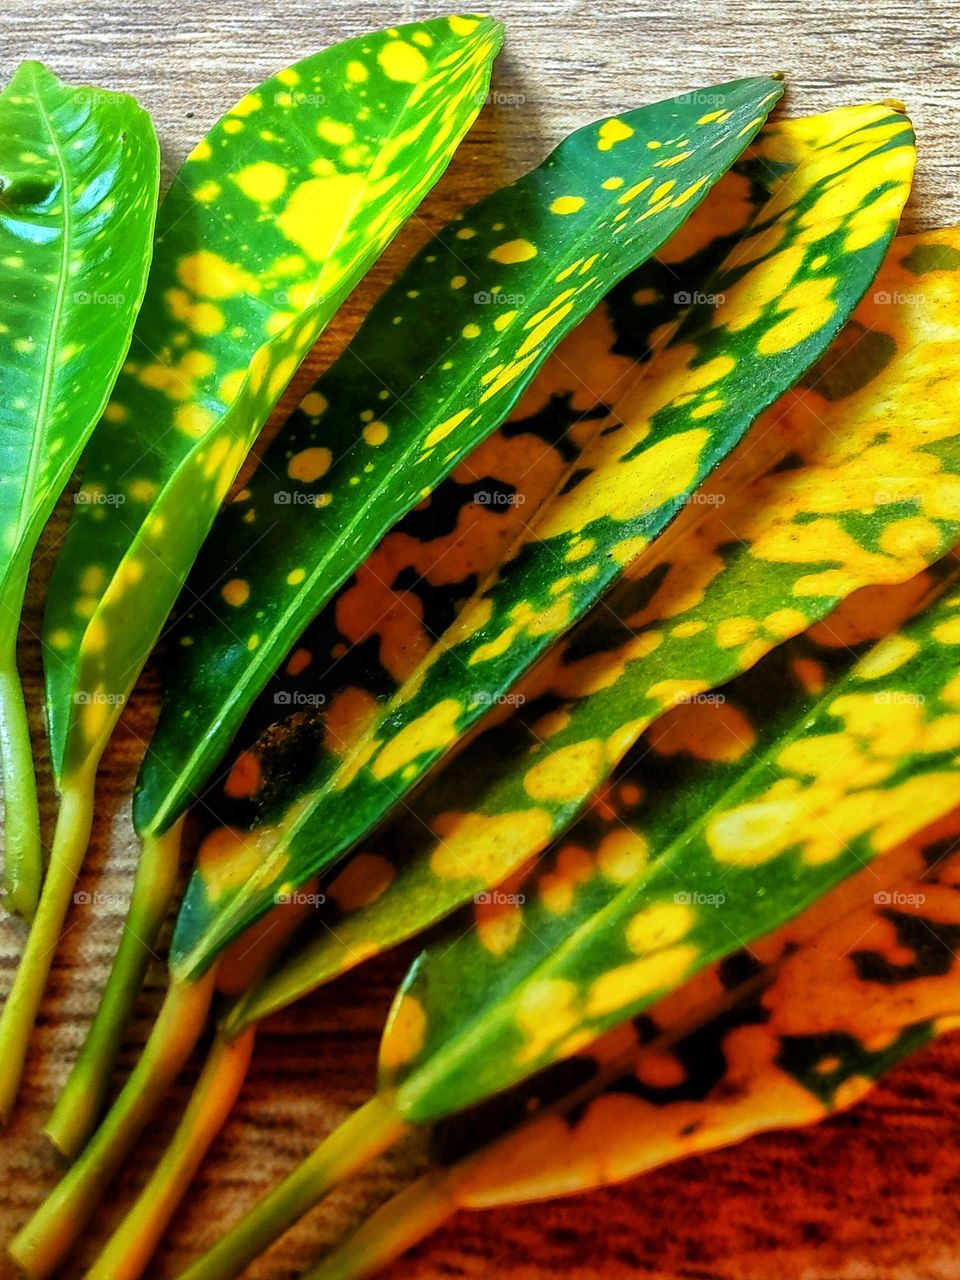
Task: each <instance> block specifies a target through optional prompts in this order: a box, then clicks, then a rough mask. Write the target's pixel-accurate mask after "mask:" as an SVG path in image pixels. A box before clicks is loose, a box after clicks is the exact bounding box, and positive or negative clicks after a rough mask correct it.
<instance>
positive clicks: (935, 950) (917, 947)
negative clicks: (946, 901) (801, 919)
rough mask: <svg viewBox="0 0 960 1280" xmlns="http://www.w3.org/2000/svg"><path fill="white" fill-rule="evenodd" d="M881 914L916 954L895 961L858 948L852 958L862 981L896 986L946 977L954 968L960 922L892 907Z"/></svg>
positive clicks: (905, 945) (906, 946)
mask: <svg viewBox="0 0 960 1280" xmlns="http://www.w3.org/2000/svg"><path fill="white" fill-rule="evenodd" d="M879 914H880V915H881V916H882V917H883V918H884V919H886V920H889V921H890V922H891V923H892V925H893V927H894V930H895V931H896V935H897V942H898V943H899V944H900V946H902V947H905V948H907V950H909V951H912V952H913V954H914V957H915V958H914V960H913V961H911V962H910V963H907V964H894V963H892V962H891V961H890V960H889V959H888V958H887V957H886V956H885V955H882V954H881V953H880V952H878V951H855V952H853V954H852V956H851V957H850V958H851V960H852V962H853V967H854V971H855V972H856V974H857V977H858V978H860V979H861V981H863V982H876V983H878V984H879V985H880V986H887V987H893V986H897V985H898V984H899V983H902V982H909V981H910V980H911V979H915V978H942V977H943V975H944V974H945V973H949V972H950V969H951V966H952V964H953V962H954V959H955V955H956V951H957V948H958V947H960V925H956V924H944V923H942V922H941V921H939V920H937V921H932V920H926V919H924V918H923V917H922V916H914V915H908V914H907V913H906V912H903V911H894V910H892V909H891V910H885V911H881V912H880V913H879Z"/></svg>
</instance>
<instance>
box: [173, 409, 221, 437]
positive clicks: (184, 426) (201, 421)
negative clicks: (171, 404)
mask: <svg viewBox="0 0 960 1280" xmlns="http://www.w3.org/2000/svg"><path fill="white" fill-rule="evenodd" d="M173 420H174V422H175V423H176V424H177V427H178V428H179V430H181V431H182V432H184V434H185V435H188V436H193V437H194V438H199V437H200V436H202V435H204V434H205V433H206V432H207V431H209V429H210V428H211V427H212V426H213V424H214V423H215V422H216V420H217V415H216V414H215V413H213V412H212V411H211V410H210V409H205V408H204V407H203V405H200V404H182V405H180V406H179V407H178V409H177V411H176V413H175V414H174V415H173Z"/></svg>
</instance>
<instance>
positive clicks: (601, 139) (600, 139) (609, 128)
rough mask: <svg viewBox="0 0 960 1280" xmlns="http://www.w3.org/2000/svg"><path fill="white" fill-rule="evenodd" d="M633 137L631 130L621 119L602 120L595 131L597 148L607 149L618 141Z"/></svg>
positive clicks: (599, 149) (600, 149)
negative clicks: (596, 131)
mask: <svg viewBox="0 0 960 1280" xmlns="http://www.w3.org/2000/svg"><path fill="white" fill-rule="evenodd" d="M632 137H633V130H632V129H631V128H630V126H629V125H628V124H624V123H623V121H622V120H604V122H603V124H602V125H601V126H600V129H599V130H598V133H597V150H598V151H609V150H610V148H611V147H614V146H616V144H617V143H618V142H624V141H625V140H626V139H627V138H632Z"/></svg>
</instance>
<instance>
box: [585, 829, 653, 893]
mask: <svg viewBox="0 0 960 1280" xmlns="http://www.w3.org/2000/svg"><path fill="white" fill-rule="evenodd" d="M648 857H649V850H648V847H647V842H646V840H644V838H643V836H641V835H640V834H639V832H637V831H632V830H631V829H630V828H629V827H619V828H617V829H616V830H614V831H611V833H610V834H609V835H608V836H604V838H603V840H602V841H601V843H600V848H599V849H598V850H597V867H598V868H599V870H600V874H601V875H602V876H605V877H606V878H607V879H608V880H612V881H613V882H614V884H627V883H628V882H629V881H630V880H632V879H634V877H635V876H637V875H639V874H640V872H641V871H642V870H643V869H644V867H645V866H646V865H647V860H648Z"/></svg>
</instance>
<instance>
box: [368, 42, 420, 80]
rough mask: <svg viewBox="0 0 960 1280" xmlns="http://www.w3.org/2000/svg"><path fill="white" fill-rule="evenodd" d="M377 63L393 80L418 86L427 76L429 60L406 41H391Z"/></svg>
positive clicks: (380, 53)
mask: <svg viewBox="0 0 960 1280" xmlns="http://www.w3.org/2000/svg"><path fill="white" fill-rule="evenodd" d="M377 61H378V62H379V63H380V66H381V67H382V68H383V72H384V74H385V75H386V76H388V77H389V78H390V79H391V80H399V81H400V82H401V83H404V84H416V82H417V81H418V80H421V79H422V78H423V76H424V75H425V74H426V70H427V60H426V58H425V57H424V56H423V54H422V53H421V52H420V50H419V49H416V48H414V46H413V45H412V44H407V42H406V41H405V40H391V41H390V42H389V43H388V44H385V45H384V46H383V48H382V49H381V50H380V52H379V53H378V54H377Z"/></svg>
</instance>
